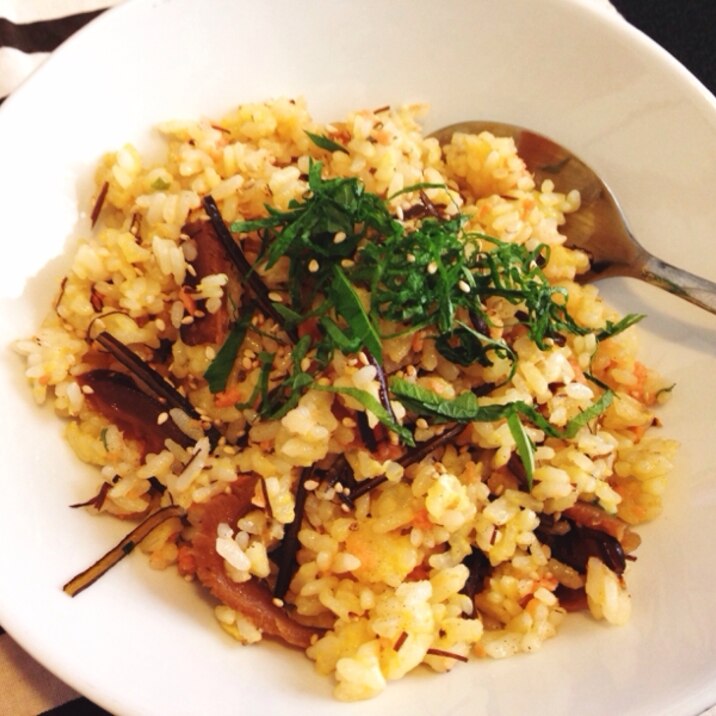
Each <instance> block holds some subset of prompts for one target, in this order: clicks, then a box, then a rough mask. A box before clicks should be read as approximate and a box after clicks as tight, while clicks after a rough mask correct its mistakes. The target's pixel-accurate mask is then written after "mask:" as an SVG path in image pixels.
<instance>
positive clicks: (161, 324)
mask: <svg viewBox="0 0 716 716" xmlns="http://www.w3.org/2000/svg"><path fill="white" fill-rule="evenodd" d="M154 325H155V326H156V327H157V330H158V331H164V330H166V327H167V324H166V323H165V322H164V320H163V319H161V318H157V319H156V320H155V321H154Z"/></svg>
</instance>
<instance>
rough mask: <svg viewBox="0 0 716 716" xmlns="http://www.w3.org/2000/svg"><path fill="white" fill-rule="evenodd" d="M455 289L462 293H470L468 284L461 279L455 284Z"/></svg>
mask: <svg viewBox="0 0 716 716" xmlns="http://www.w3.org/2000/svg"><path fill="white" fill-rule="evenodd" d="M457 287H458V288H459V289H460V290H461V291H462V292H463V293H470V286H469V284H468V283H467V281H463V280H462V279H460V280H459V281H458V282H457Z"/></svg>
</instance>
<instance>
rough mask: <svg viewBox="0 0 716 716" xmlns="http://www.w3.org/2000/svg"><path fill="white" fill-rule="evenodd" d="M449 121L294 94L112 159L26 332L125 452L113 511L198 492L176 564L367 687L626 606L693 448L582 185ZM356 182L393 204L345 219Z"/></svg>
mask: <svg viewBox="0 0 716 716" xmlns="http://www.w3.org/2000/svg"><path fill="white" fill-rule="evenodd" d="M426 111H427V108H426V107H423V106H417V105H411V106H400V107H383V108H379V109H376V110H360V111H356V112H353V113H351V114H349V115H348V116H346V117H345V118H344V119H342V120H341V121H335V122H333V123H330V124H322V123H320V122H317V121H316V120H314V119H313V118H312V117H311V116H310V114H309V112H308V109H307V107H306V104H305V102H303V101H302V100H293V99H290V100H289V99H276V100H271V101H267V102H263V103H255V104H245V105H241V106H239V107H237V108H235V109H233V110H232V111H230V112H229V113H228V114H226V115H225V116H224V117H221V118H220V119H202V120H199V121H171V122H166V123H164V124H162V125H160V126H159V127H158V132H159V134H160V135H161V137H162V138H163V141H164V143H165V146H166V153H165V155H164V156H163V158H162V159H161V161H159V162H156V163H148V161H147V160H146V159H144V158H143V157H142V156H141V155H140V153H139V152H138V151H137V149H136V148H134V147H133V146H131V145H127V146H124V147H122V148H120V149H119V150H117V151H114V152H112V153H109V154H107V155H106V156H105V157H103V159H102V160H101V162H100V163H99V166H98V168H97V171H96V187H97V189H96V195H95V197H94V200H93V204H92V205H91V206H89V207H87V217H86V222H85V230H84V232H83V235H82V236H81V237H80V238H79V240H78V245H77V249H76V252H75V254H74V259H73V262H72V266H71V269H70V271H69V273H68V274H67V276H66V277H65V278H64V279H63V281H62V283H61V286H60V288H59V291H58V295H57V299H56V302H55V304H54V305H53V307H52V309H51V310H50V312H49V314H48V316H47V318H46V319H45V321H44V322H43V323H42V325H41V326H40V328H39V329H38V331H37V332H36V334H35V335H34V336H33V337H32V338H30V339H28V340H21V341H18V343H17V344H16V349H17V350H18V351H19V352H20V353H22V354H23V355H24V356H25V357H26V360H27V369H26V375H27V378H28V380H29V383H30V386H31V389H32V392H33V395H34V397H35V399H36V400H37V402H38V403H45V402H50V403H51V404H52V405H53V406H54V410H55V411H56V412H57V414H58V415H60V416H61V417H62V418H63V419H64V424H65V435H66V439H67V442H68V443H69V445H70V446H71V448H72V450H74V452H75V453H76V454H77V456H78V457H79V458H80V459H81V460H83V461H84V462H87V463H89V464H91V465H95V466H96V467H97V472H96V475H97V477H96V484H94V485H88V486H87V502H86V509H87V510H88V511H89V512H95V513H97V512H101V513H110V514H113V515H116V516H118V517H121V518H123V519H129V520H136V521H137V522H138V523H142V521H143V520H145V519H146V518H147V517H150V518H151V517H152V516H153V515H156V514H157V513H158V512H160V511H161V510H163V509H166V508H167V507H168V506H173V511H172V512H169V513H166V515H167V517H166V519H161V520H159V519H157V524H158V526H155V524H154V523H152V524H151V525H149V527H152V528H153V529H151V531H150V530H149V527H148V528H147V531H148V532H149V534H148V535H146V536H145V535H143V539H142V541H141V548H142V550H143V551H144V552H145V553H146V555H147V556H148V559H149V560H150V563H151V564H152V565H153V566H154V567H156V568H159V569H163V568H167V567H173V568H176V569H178V570H179V571H180V573H182V574H183V575H185V576H186V577H187V578H188V579H193V580H195V581H196V582H197V583H198V584H200V585H201V586H202V587H203V588H206V589H208V590H209V591H210V592H211V593H212V594H213V596H214V598H215V600H216V607H215V613H216V618H217V621H218V624H219V625H220V626H221V627H222V629H223V630H225V631H226V632H227V633H228V634H230V635H231V636H232V637H234V638H235V639H237V640H238V641H239V642H241V643H243V644H251V643H254V642H259V641H261V639H262V638H264V637H268V638H276V639H279V640H282V641H285V642H286V643H288V644H290V645H292V646H297V647H299V648H301V649H303V650H305V653H306V654H307V656H308V657H309V658H310V659H312V660H313V661H314V662H315V666H316V669H317V671H318V672H319V673H321V674H325V675H332V678H334V680H335V695H336V697H337V698H339V699H341V700H358V699H365V698H369V697H372V696H374V695H376V694H378V693H379V692H380V691H382V690H383V689H384V688H385V686H386V684H387V682H388V681H391V680H394V679H398V678H400V677H402V676H404V675H406V674H407V673H409V672H410V671H412V670H413V669H415V668H416V667H418V666H420V665H427V666H428V667H429V668H431V669H433V670H435V671H438V672H442V671H447V670H449V669H451V668H453V667H455V666H456V665H458V664H460V663H461V662H466V661H469V660H470V661H471V660H472V659H473V658H480V657H490V658H503V657H507V656H511V655H514V654H517V653H526V652H534V651H537V650H539V649H540V647H541V646H542V644H543V643H544V642H545V640H547V639H549V638H551V637H553V636H555V635H556V634H557V632H558V630H559V626H560V624H561V623H562V621H563V620H564V619H565V616H566V614H567V612H569V611H574V610H587V611H588V612H589V613H590V614H591V615H592V616H593V617H594V619H595V620H599V621H602V622H604V623H608V624H614V625H620V624H624V623H625V622H626V621H627V620H628V619H629V615H630V611H631V597H630V594H629V590H628V587H627V583H626V578H625V573H626V572H627V571H628V569H638V564H637V565H634V566H631V565H630V563H631V562H633V561H634V559H635V550H636V548H637V546H638V544H639V538H638V536H637V535H636V533H635V531H634V529H633V528H634V526H635V525H638V524H640V523H643V522H646V521H649V520H652V519H653V518H655V517H656V516H657V515H658V514H659V512H660V510H661V499H662V494H663V492H664V489H665V486H666V480H667V476H668V474H669V472H670V470H671V469H672V459H673V456H674V453H675V450H676V447H677V446H676V444H675V442H674V441H672V440H670V439H668V438H665V437H663V436H661V435H660V430H659V427H660V423H659V421H658V418H657V417H656V410H657V409H658V404H659V403H660V402H662V401H663V400H664V399H666V397H667V396H668V394H669V392H670V391H669V385H668V383H667V382H665V381H664V380H663V379H662V378H661V377H660V376H658V375H656V374H655V373H654V372H653V371H652V370H650V369H649V368H648V367H646V366H645V365H644V364H643V363H642V362H640V360H639V358H638V354H637V349H638V346H637V339H638V336H637V332H638V328H636V327H634V326H633V325H632V324H633V323H634V322H636V318H634V320H624V318H623V317H622V316H619V315H617V314H616V312H615V311H614V310H612V309H611V308H610V307H609V306H608V305H606V304H605V303H604V302H603V301H602V299H601V298H600V296H599V293H598V290H597V288H596V287H595V286H593V285H582V284H580V283H579V282H578V279H579V275H580V274H581V273H583V272H585V271H586V270H587V268H588V265H589V259H588V257H587V256H586V255H585V254H584V253H582V252H580V251H578V250H573V249H570V248H568V243H569V241H568V236H567V235H565V233H564V225H565V221H566V220H567V218H568V216H569V214H571V213H574V212H577V211H579V208H580V197H579V194H578V193H577V192H574V191H573V192H570V193H567V194H563V193H558V192H556V191H555V189H554V186H553V185H552V184H551V182H549V181H546V182H544V183H543V184H542V185H541V186H536V185H535V181H534V178H533V176H532V175H531V174H530V173H529V171H528V170H527V168H526V167H525V164H524V162H523V161H522V160H521V159H520V157H519V156H518V154H517V151H516V148H515V145H514V142H513V141H512V140H511V139H508V138H501V137H495V136H493V135H491V134H489V133H482V134H480V135H478V136H474V135H465V134H458V135H455V136H454V137H453V139H452V141H451V142H450V144H448V145H447V146H445V147H443V148H441V147H440V146H439V144H438V142H437V141H436V140H435V139H433V138H430V137H427V136H425V134H424V132H423V130H422V127H421V124H420V117H421V116H422V115H423V114H424V113H425V112H426ZM331 182H334V183H331ZM334 189H335V192H336V196H333V199H332V201H333V200H335V201H338V200H339V199H340V198H341V197H343V199H341V201H343V204H341V209H342V210H344V209H346V207H347V206H348V205H349V203H350V202H349V201H348V199H350V201H351V202H353V201H355V202H364V201H368V200H370V201H368V204H369V205H370V206H371V207H372V211H373V214H368V215H366V216H367V218H366V216H361V217H360V218H358V217H357V216H354V217H350V216H349V217H348V223H347V224H346V223H345V216H343V218H341V217H340V216H338V217H337V218H335V219H334V220H333V219H332V220H326V216H327V213H326V212H330V211H333V209H334V208H335V207H334V206H333V205H332V204H331V205H330V206H329V205H328V204H322V205H320V206H318V204H317V201H318V198H320V197H321V196H323V194H321V192H323V193H324V194H325V195H326V196H327V195H328V193H329V191H334ZM349 190H350V191H352V192H354V193H353V194H350V196H348V193H349ZM209 197H210V202H208V201H207V198H209ZM336 197H338V198H336ZM311 202H313V203H311ZM356 205H357V204H356ZM327 206H328V208H326V207H327ZM351 206H352V204H351ZM212 207H213V208H214V209H215V213H214V215H213V217H212V215H211V214H212ZM311 207H313V208H311ZM321 207H322V208H321ZM311 211H314V213H315V212H318V213H319V214H320V217H319V223H318V224H316V226H318V227H319V228H318V229H316V231H315V232H314V233H313V234H311V235H310V236H309V235H308V234H306V233H304V234H301V233H300V232H299V231H298V230H295V231H293V237H294V238H293V242H294V243H293V244H291V243H290V241H289V240H290V239H291V236H289V234H290V233H291V230H289V229H287V227H288V226H289V224H290V222H291V221H295V222H299V221H301V222H303V221H305V220H306V215H307V214H310V212H311ZM321 212H323V213H322V214H321ZM341 216H342V215H341ZM300 217H303V218H300ZM375 217H380V221H381V222H383V223H381V224H380V226H381V227H382V226H385V227H387V228H386V229H385V230H383V229H381V228H379V225H378V223H376V222H377V219H376V218H375ZM371 222H373V223H371ZM427 229H430V230H431V231H442V232H444V231H446V230H447V229H449V230H450V231H451V232H452V233H451V234H450V236H449V240H450V241H453V242H454V241H455V240H459V241H460V242H462V243H461V246H462V247H463V248H462V249H459V250H458V251H457V254H455V251H454V245H453V244H450V246H452V247H453V248H452V249H451V251H453V253H451V254H449V256H448V253H447V249H446V250H445V252H443V253H441V250H440V249H439V247H438V246H437V244H436V243H431V241H433V240H432V239H431V238H430V236H432V234H429V233H428V232H427ZM224 230H225V232H226V234H228V236H229V238H230V240H231V241H232V242H233V243H234V244H235V246H237V247H239V249H240V252H239V259H240V260H239V263H238V264H237V263H236V261H230V260H229V258H230V257H229V254H231V251H229V250H228V249H227V247H226V244H223V245H222V244H221V236H220V235H223V236H224V241H225V240H226V234H222V232H223V231H224ZM385 231H389V232H393V233H392V234H391V236H392V237H393V239H394V243H393V244H390V248H389V249H388V251H387V253H386V251H383V253H380V251H381V247H382V246H383V245H386V246H387V245H388V244H387V239H386V235H385ZM421 231H422V232H423V233H420V232H421ZM296 236H298V237H299V238H298V239H296V238H295V237H296ZM440 236H443V234H440ZM416 237H417V238H416ZM441 240H442V239H441ZM447 240H448V239H445V241H447ZM408 241H412V242H413V243H411V244H410V247H411V248H410V249H407V248H406V249H405V250H404V249H403V246H407V243H406V242H408ZM435 241H437V239H435ZM297 242H298V243H297ZM401 242H402V243H401ZM421 242H422V243H421ZM342 247H343V248H342ZM415 247H417V249H415ZM403 250H404V253H402V254H400V255H399V256H397V255H396V254H395V252H398V253H399V252H401V251H403ZM498 250H500V251H503V252H509V251H512V252H513V254H514V256H517V255H519V256H520V257H523V258H524V257H526V259H525V261H524V262H523V264H524V265H523V268H524V267H526V269H524V270H525V271H527V273H528V275H529V277H530V280H532V281H535V282H537V283H536V284H535V285H539V286H542V288H544V287H547V288H546V289H545V290H546V293H545V296H547V299H548V301H549V302H548V304H544V305H541V306H540V307H537V308H534V307H532V308H530V306H528V305H526V299H525V298H524V296H521V295H517V294H516V293H515V292H514V291H515V290H516V289H515V288H514V285H513V284H511V283H509V282H510V281H513V280H514V281H518V279H519V280H523V279H524V276H523V275H520V276H516V274H515V273H514V272H515V271H518V269H517V268H515V266H516V264H510V265H509V268H508V273H506V274H504V275H503V274H499V276H497V274H496V273H495V272H498V269H499V266H497V264H496V263H494V261H495V260H494V258H493V257H494V255H495V253H494V252H497V251H498ZM371 251H372V252H373V253H371ZM390 252H393V253H394V255H393V256H390V255H387V254H389V253H390ZM421 252H422V253H421ZM520 252H521V253H520ZM373 255H375V256H378V259H376V260H375V261H374V262H373V263H372V264H369V259H370V257H371V256H373ZM505 255H507V254H505ZM465 256H467V259H466V258H465ZM207 257H208V258H207ZM242 257H243V258H242ZM475 257H477V258H475ZM244 260H245V261H246V262H247V263H246V265H243V264H241V261H244ZM391 260H392V261H393V264H391V265H393V267H394V269H395V277H394V279H393V281H394V283H393V284H391V285H392V286H393V290H394V291H397V292H398V293H396V296H398V298H397V299H395V300H394V299H393V298H391V296H390V295H389V294H388V293H387V290H388V289H387V288H386V286H387V283H386V282H387V279H386V278H385V276H386V271H387V270H386V269H385V266H386V265H388V263H389V262H390V261H391ZM511 260H512V259H510V261H511ZM465 261H467V263H465ZM401 262H402V264H401ZM450 262H452V263H450ZM461 262H462V263H461ZM247 266H248V269H247ZM401 266H402V268H401ZM454 266H458V267H459V269H460V272H459V273H457V274H455V273H450V271H451V270H452V268H454ZM366 267H369V268H370V271H372V273H370V272H369V271H368V268H366ZM396 267H397V268H396ZM485 267H487V268H485ZM519 270H523V269H519ZM490 272H492V273H493V274H495V276H497V277H496V278H495V276H493V277H492V278H490V275H489V274H490ZM510 272H512V273H510ZM366 277H367V278H366ZM411 277H418V278H419V279H420V282H418V283H417V284H415V285H416V286H417V289H415V290H413V291H412V293H411V292H410V291H409V290H408V289H407V288H405V287H406V286H408V287H409V286H410V283H409V281H410V280H412V279H411ZM446 277H448V279H446ZM483 279H484V280H485V281H488V283H489V281H490V280H491V281H492V283H489V290H486V291H482V292H481V289H480V288H479V287H480V285H483V284H479V281H482V280H483ZM416 280H417V278H416ZM441 281H442V283H441ZM447 281H449V283H446V282H447ZM381 282H382V283H381ZM488 283H485V284H484V285H485V286H488ZM508 284H509V285H508ZM396 287H397V288H396ZM498 289H499V290H498ZM401 290H403V291H404V292H403V293H400V291H401ZM378 294H380V295H381V296H382V298H381V299H380V300H379V299H378V298H377V296H378ZM386 296H387V298H386ZM441 296H442V298H441ZM547 299H546V300H547ZM390 301H392V303H391V304H390V310H388V309H387V308H386V305H387V304H386V302H390ZM441 301H442V302H441ZM435 306H437V308H435ZM431 307H432V308H431ZM433 308H435V310H433ZM419 311H423V313H422V314H419ZM430 311H433V312H432V313H431V312H430ZM418 314H419V317H418V318H416V316H418ZM546 314H549V315H551V316H552V315H553V316H558V317H559V321H557V322H556V323H553V324H550V328H549V330H548V331H547V332H546V333H544V332H543V333H540V332H539V331H538V324H539V321H540V320H541V318H543V317H544V316H545V315H546ZM426 316H427V317H426ZM445 316H447V318H446V317H445ZM446 321H447V323H446ZM555 326H556V327H555ZM162 381H164V383H163V384H162ZM162 390H164V391H167V393H166V394H162V393H161V391H162ZM167 395H168V397H167ZM75 519H82V517H81V516H79V515H76V516H75ZM105 548H106V545H105V546H101V545H98V551H100V552H101V551H102V550H103V549H105ZM627 568H628V569H627ZM83 586H84V585H83ZM187 588H189V587H187ZM643 598H645V597H643ZM595 628H598V627H597V625H596V624H595ZM460 668H479V666H477V665H475V664H472V665H468V666H465V665H462V666H460Z"/></svg>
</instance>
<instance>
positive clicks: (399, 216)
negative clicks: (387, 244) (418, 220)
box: [395, 206, 405, 221]
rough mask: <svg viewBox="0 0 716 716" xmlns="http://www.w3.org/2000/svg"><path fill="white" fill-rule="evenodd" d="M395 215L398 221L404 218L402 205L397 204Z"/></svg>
mask: <svg viewBox="0 0 716 716" xmlns="http://www.w3.org/2000/svg"><path fill="white" fill-rule="evenodd" d="M395 216H396V218H397V219H398V221H402V220H403V219H404V218H405V214H404V213H403V207H402V206H399V207H398V208H397V209H396V210H395Z"/></svg>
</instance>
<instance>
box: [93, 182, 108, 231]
mask: <svg viewBox="0 0 716 716" xmlns="http://www.w3.org/2000/svg"><path fill="white" fill-rule="evenodd" d="M108 189H109V182H104V184H102V188H101V189H100V190H99V194H98V195H97V200H96V201H95V203H94V206H93V207H92V213H91V214H90V224H91V225H92V226H93V227H94V225H95V224H96V223H97V219H99V215H100V212H101V211H102V207H103V206H104V200H105V199H106V198H107V190H108Z"/></svg>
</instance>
